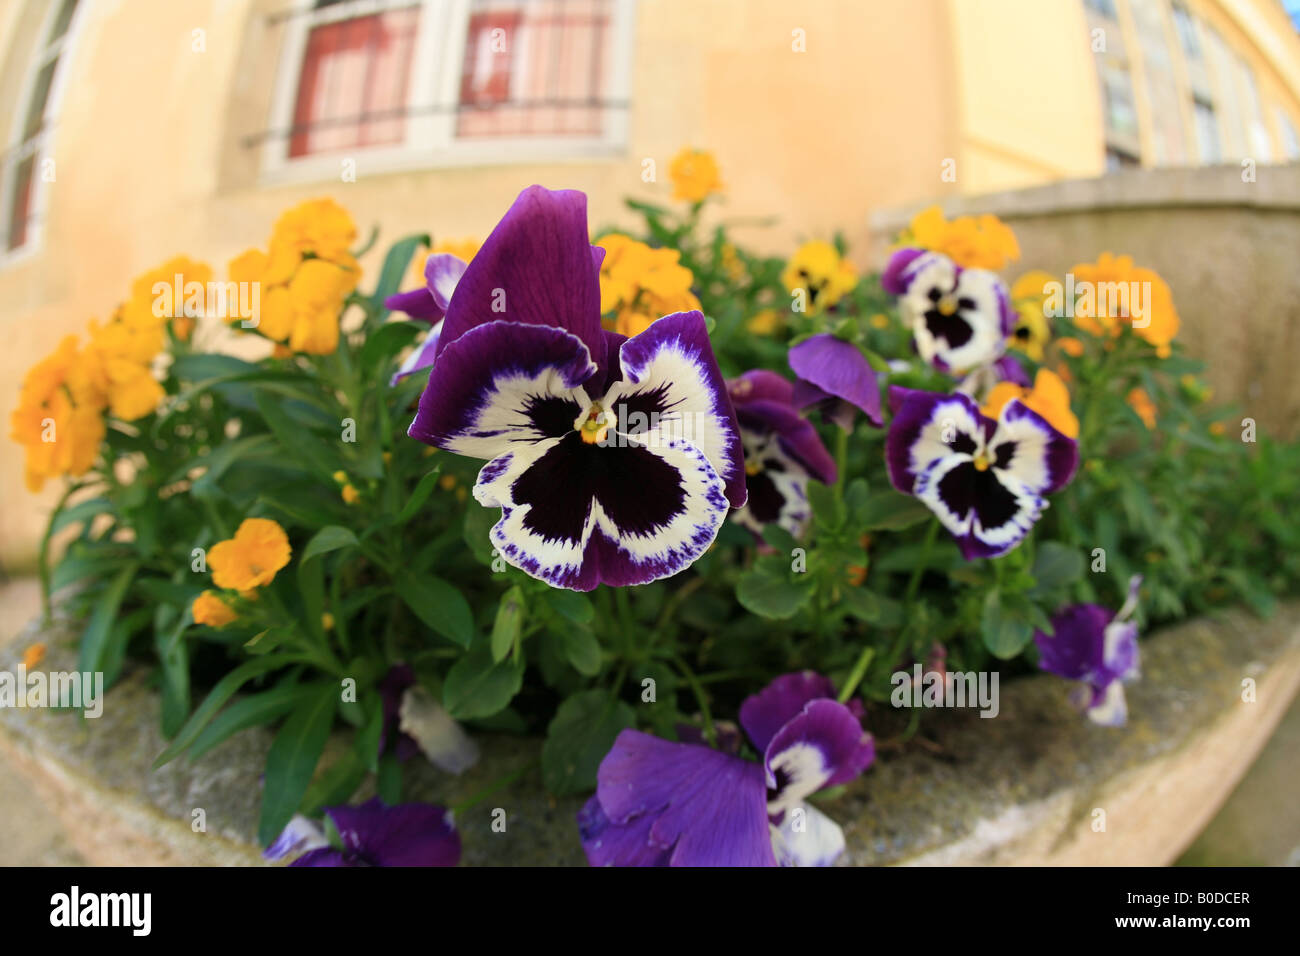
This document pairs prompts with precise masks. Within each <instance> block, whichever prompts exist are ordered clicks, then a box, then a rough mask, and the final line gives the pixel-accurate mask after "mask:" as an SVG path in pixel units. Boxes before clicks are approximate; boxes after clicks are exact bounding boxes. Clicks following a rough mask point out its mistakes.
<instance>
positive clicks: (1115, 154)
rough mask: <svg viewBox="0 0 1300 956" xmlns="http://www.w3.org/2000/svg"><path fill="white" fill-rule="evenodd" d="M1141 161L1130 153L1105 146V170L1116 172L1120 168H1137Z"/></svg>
mask: <svg viewBox="0 0 1300 956" xmlns="http://www.w3.org/2000/svg"><path fill="white" fill-rule="evenodd" d="M1140 165H1141V163H1140V162H1139V161H1138V158H1137V157H1136V156H1134V155H1132V154H1131V153H1126V152H1124V151H1123V150H1122V149H1116V148H1115V147H1113V146H1107V147H1106V172H1108V173H1117V172H1119V171H1120V170H1122V169H1137V168H1138V166H1140Z"/></svg>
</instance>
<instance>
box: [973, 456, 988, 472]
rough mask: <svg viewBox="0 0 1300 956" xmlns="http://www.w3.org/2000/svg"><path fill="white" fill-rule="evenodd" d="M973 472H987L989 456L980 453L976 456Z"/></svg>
mask: <svg viewBox="0 0 1300 956" xmlns="http://www.w3.org/2000/svg"><path fill="white" fill-rule="evenodd" d="M975 470H976V471H988V470H989V456H988V455H986V454H985V453H984V452H980V453H979V454H978V455H976V456H975Z"/></svg>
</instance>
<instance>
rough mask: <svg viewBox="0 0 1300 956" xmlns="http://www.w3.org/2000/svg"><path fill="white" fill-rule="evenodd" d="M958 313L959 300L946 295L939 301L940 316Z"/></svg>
mask: <svg viewBox="0 0 1300 956" xmlns="http://www.w3.org/2000/svg"><path fill="white" fill-rule="evenodd" d="M956 311H957V300H956V299H955V298H954V297H953V296H950V295H945V296H944V297H943V298H942V299H940V300H939V314H940V315H952V314H953V313H954V312H956Z"/></svg>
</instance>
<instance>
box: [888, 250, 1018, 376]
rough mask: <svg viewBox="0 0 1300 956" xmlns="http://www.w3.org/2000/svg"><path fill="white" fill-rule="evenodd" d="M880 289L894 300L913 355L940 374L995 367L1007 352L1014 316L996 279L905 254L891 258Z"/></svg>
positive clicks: (941, 258)
mask: <svg viewBox="0 0 1300 956" xmlns="http://www.w3.org/2000/svg"><path fill="white" fill-rule="evenodd" d="M880 283H881V286H882V287H883V288H884V290H885V291H886V292H888V293H889V294H891V295H895V296H897V297H898V309H899V314H900V315H901V316H902V319H903V324H904V325H905V326H907V327H908V328H909V329H911V330H912V338H913V341H914V342H915V343H916V351H917V353H918V354H919V355H920V356H921V358H922V359H924V360H925V361H926V362H929V363H930V364H931V365H933V366H934V367H935V368H937V369H939V370H940V371H943V372H948V373H951V374H954V375H955V374H960V373H962V372H965V371H966V370H968V369H974V368H978V367H979V366H981V365H988V364H989V363H991V362H994V361H996V360H997V359H998V358H1000V357H1001V355H1002V353H1003V352H1004V351H1005V350H1006V345H1007V337H1008V336H1009V335H1011V332H1012V330H1013V329H1014V328H1015V325H1016V312H1015V310H1014V309H1013V308H1012V307H1011V298H1010V295H1009V294H1008V291H1007V287H1006V284H1005V283H1004V282H1003V281H1002V280H1001V279H1000V278H999V277H998V276H997V274H996V273H993V272H989V271H987V270H985V269H964V268H962V267H961V266H959V265H957V264H956V263H955V262H953V261H952V260H951V259H949V258H948V257H947V256H945V255H942V254H940V253H937V252H929V251H926V250H924V249H914V248H906V249H899V250H898V251H897V252H895V253H894V254H893V256H892V257H891V258H890V260H889V264H888V265H887V266H886V267H885V271H884V273H883V274H882V275H881V277H880Z"/></svg>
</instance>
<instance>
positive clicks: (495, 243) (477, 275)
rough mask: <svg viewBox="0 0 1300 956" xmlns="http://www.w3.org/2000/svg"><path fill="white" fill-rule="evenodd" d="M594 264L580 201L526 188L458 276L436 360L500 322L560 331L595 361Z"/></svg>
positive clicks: (598, 350)
mask: <svg viewBox="0 0 1300 956" xmlns="http://www.w3.org/2000/svg"><path fill="white" fill-rule="evenodd" d="M596 262H597V254H596V253H593V252H592V246H591V243H590V241H589V239H588V234H587V197H586V195H584V194H583V193H581V192H577V191H576V190H559V191H554V192H553V191H551V190H549V189H543V188H542V187H541V186H529V187H528V188H527V189H525V190H524V191H523V192H522V193H520V194H519V198H517V199H516V200H515V202H514V205H512V206H511V207H510V210H509V211H508V212H507V213H506V214H505V216H504V217H503V218H502V220H501V221H500V222H499V223H497V226H496V228H495V229H493V230H492V234H491V235H490V236H488V238H487V240H486V241H485V242H484V243H483V246H482V247H481V248H480V249H479V251H478V253H477V254H476V255H475V256H474V259H473V261H472V262H470V264H469V266H468V267H467V268H466V269H465V274H464V275H463V276H461V278H460V282H459V283H458V284H457V286H456V292H455V295H453V296H452V297H451V302H450V304H449V305H448V307H447V321H446V325H445V327H444V329H443V334H442V341H441V343H440V344H439V351H438V354H439V356H441V355H442V353H443V352H444V351H446V349H447V348H448V346H450V345H451V343H453V342H455V341H456V340H457V339H459V338H460V337H461V336H462V335H464V334H465V333H466V332H468V331H469V330H470V329H473V328H475V327H477V326H481V325H483V324H485V323H489V322H497V321H501V320H505V321H508V322H517V323H523V324H526V325H541V326H550V327H552V328H558V329H563V330H565V331H567V332H569V333H571V334H572V335H574V336H576V337H577V338H578V339H579V340H580V341H581V342H582V343H583V344H584V345H585V346H586V347H587V350H588V352H589V354H590V355H591V356H592V357H593V358H596V357H599V356H600V355H602V354H603V353H604V347H603V346H604V339H603V337H602V335H601V327H600V283H599V280H598V269H597V267H596Z"/></svg>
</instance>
